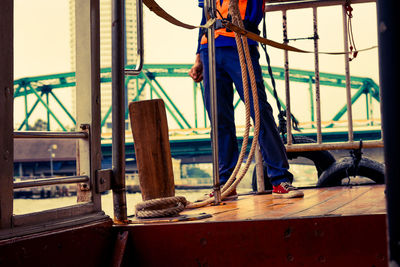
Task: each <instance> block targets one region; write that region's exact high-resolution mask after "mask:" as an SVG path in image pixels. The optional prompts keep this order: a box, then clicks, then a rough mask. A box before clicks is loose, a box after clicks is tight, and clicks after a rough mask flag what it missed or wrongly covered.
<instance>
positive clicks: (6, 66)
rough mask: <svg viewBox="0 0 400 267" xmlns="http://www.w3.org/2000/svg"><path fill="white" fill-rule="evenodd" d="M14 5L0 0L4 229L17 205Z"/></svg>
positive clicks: (0, 223) (0, 224)
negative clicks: (14, 183)
mask: <svg viewBox="0 0 400 267" xmlns="http://www.w3.org/2000/svg"><path fill="white" fill-rule="evenodd" d="M13 5H14V1H13V0H4V1H1V4H0V36H1V41H0V61H1V64H0V125H1V128H0V131H1V132H0V153H1V155H0V169H1V172H0V231H1V229H4V228H10V227H11V218H12V209H13V164H14V163H13V162H14V160H13V159H14V155H13V101H14V99H13V89H14V85H13V84H14V74H13V70H14V63H13V30H14V27H13V14H14V8H13Z"/></svg>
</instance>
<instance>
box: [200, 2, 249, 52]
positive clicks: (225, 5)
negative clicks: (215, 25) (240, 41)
mask: <svg viewBox="0 0 400 267" xmlns="http://www.w3.org/2000/svg"><path fill="white" fill-rule="evenodd" d="M216 4H217V9H218V11H219V13H221V15H222V18H227V17H228V8H229V0H224V1H223V3H222V6H221V1H220V0H217V3H216ZM246 8H247V0H239V11H240V15H241V17H242V20H244V17H245V16H246ZM219 13H218V14H217V19H222V18H221V15H220V14H219ZM220 35H222V36H227V37H235V33H234V32H227V31H226V29H225V28H221V29H217V30H215V34H214V38H217V37H218V36H220ZM206 43H207V37H206V35H205V34H204V35H203V37H201V40H200V44H206Z"/></svg>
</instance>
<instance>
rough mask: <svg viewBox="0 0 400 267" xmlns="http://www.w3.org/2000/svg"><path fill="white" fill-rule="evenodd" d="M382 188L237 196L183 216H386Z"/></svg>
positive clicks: (224, 218)
mask: <svg viewBox="0 0 400 267" xmlns="http://www.w3.org/2000/svg"><path fill="white" fill-rule="evenodd" d="M384 190H385V186H384V185H372V186H353V187H330V188H313V189H304V190H303V192H304V198H295V199H275V198H274V197H273V196H272V195H271V194H266V195H239V197H238V199H237V200H234V201H225V202H224V205H221V206H207V207H203V208H200V209H195V210H187V211H184V212H182V213H181V214H182V215H190V214H198V213H202V212H204V213H207V214H211V215H212V217H211V218H207V219H203V220H202V221H232V220H239V221H240V220H260V219H262V220H265V219H289V218H299V217H319V216H337V215H367V214H368V215H370V214H385V213H386V202H385V201H386V200H385V193H384Z"/></svg>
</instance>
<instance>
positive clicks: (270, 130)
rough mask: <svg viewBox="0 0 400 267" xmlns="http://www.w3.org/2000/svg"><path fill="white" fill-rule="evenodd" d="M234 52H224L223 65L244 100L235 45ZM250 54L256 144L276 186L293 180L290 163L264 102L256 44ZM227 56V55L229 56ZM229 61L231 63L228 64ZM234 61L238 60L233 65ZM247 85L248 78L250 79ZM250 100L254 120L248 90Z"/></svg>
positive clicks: (263, 88)
mask: <svg viewBox="0 0 400 267" xmlns="http://www.w3.org/2000/svg"><path fill="white" fill-rule="evenodd" d="M232 50H235V52H233V51H231V52H229V53H227V54H226V55H227V57H226V61H227V62H226V64H225V66H226V68H228V67H230V68H228V70H227V71H229V73H230V74H231V77H232V79H233V81H234V83H235V86H236V90H237V91H238V93H239V95H240V97H241V99H242V100H243V101H244V94H243V83H242V76H241V72H240V75H239V74H238V71H237V69H238V68H239V70H240V64H239V60H238V55H237V52H236V48H232ZM250 53H251V57H252V61H253V69H254V74H255V77H256V83H257V94H258V102H259V112H260V132H259V143H260V148H261V153H262V156H263V159H264V161H265V163H266V164H267V166H268V177H269V178H270V179H271V183H272V184H273V185H277V184H279V183H281V182H284V181H290V180H292V177H293V176H292V174H291V173H290V172H289V171H288V169H289V163H288V160H287V156H286V150H285V147H284V145H283V142H282V139H281V138H280V136H279V132H278V129H277V127H276V123H275V120H274V118H273V114H272V108H271V106H270V104H269V103H268V102H267V96H266V93H265V87H264V81H263V77H262V72H261V67H260V64H259V57H260V55H259V53H258V49H257V47H256V46H251V47H250ZM228 56H229V57H228ZM229 62H230V63H229ZM233 62H237V64H236V65H235V64H234V63H233ZM249 88H250V79H249ZM249 94H250V103H251V109H250V110H251V116H252V118H253V120H254V108H253V97H252V93H251V91H250V92H249Z"/></svg>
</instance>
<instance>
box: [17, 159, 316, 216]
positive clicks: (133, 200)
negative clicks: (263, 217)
mask: <svg viewBox="0 0 400 267" xmlns="http://www.w3.org/2000/svg"><path fill="white" fill-rule="evenodd" d="M290 170H291V172H292V173H293V175H294V177H295V181H294V183H293V184H294V185H295V186H311V185H315V183H316V181H317V174H316V170H315V167H314V166H310V165H298V164H292V165H291V168H290ZM252 173H253V166H251V167H250V169H249V171H248V172H247V174H246V175H245V177H244V178H243V180H242V182H241V183H240V184H239V186H238V188H237V191H238V193H239V194H241V193H248V192H250V191H252V189H251V177H252ZM209 192H211V188H210V189H201V190H176V192H175V195H176V196H185V197H186V199H187V200H188V201H195V200H197V199H198V198H200V197H202V196H203V195H204V194H207V193H209ZM126 200H127V209H128V215H132V214H134V211H135V205H136V204H137V203H139V202H141V201H142V196H141V194H140V193H127V194H126ZM101 203H102V209H103V211H104V212H105V213H106V214H107V215H109V216H111V217H113V198H112V192H111V191H109V192H107V193H106V194H104V195H102V198H101ZM74 204H76V196H69V197H56V198H36V199H34V198H18V199H14V209H13V210H14V214H15V215H20V214H26V213H31V212H38V211H43V210H47V209H54V208H61V207H66V206H71V205H74Z"/></svg>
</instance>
